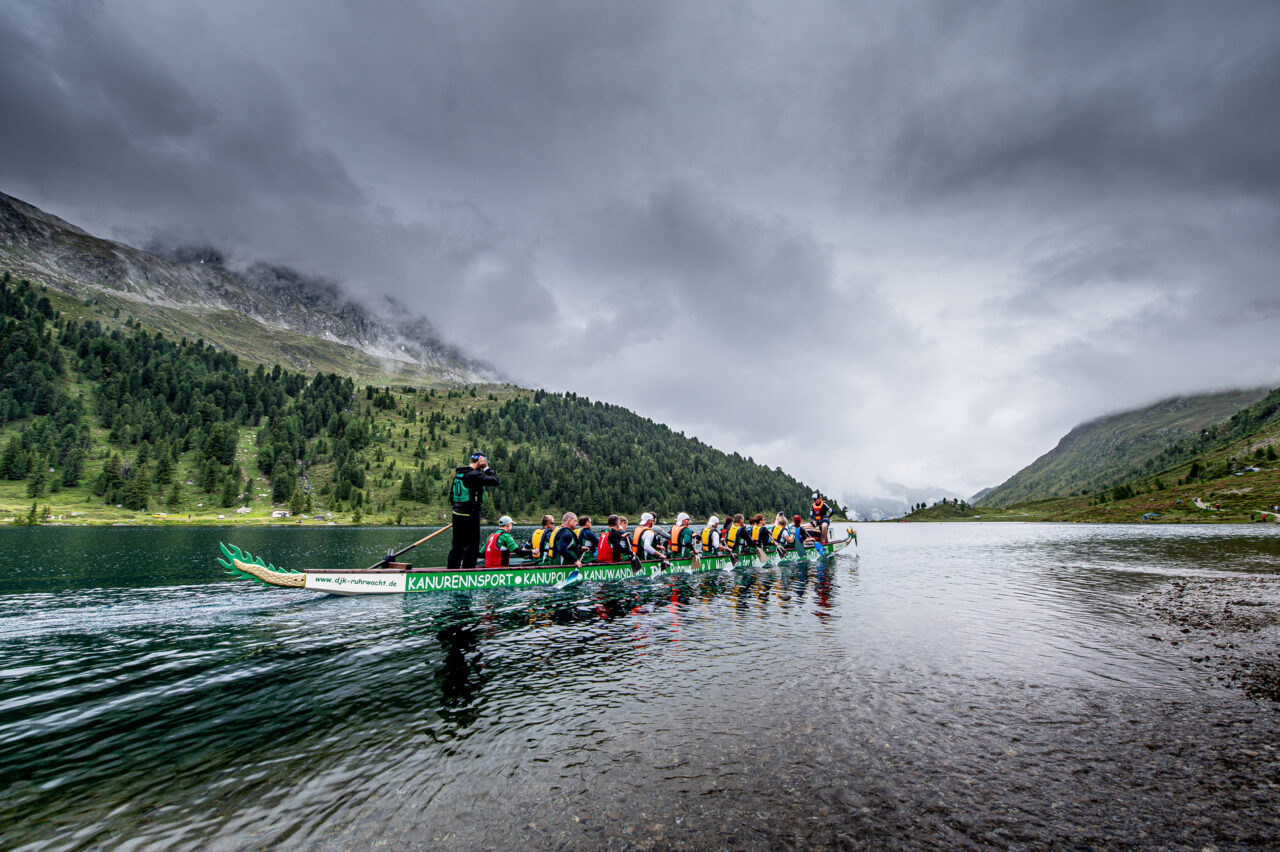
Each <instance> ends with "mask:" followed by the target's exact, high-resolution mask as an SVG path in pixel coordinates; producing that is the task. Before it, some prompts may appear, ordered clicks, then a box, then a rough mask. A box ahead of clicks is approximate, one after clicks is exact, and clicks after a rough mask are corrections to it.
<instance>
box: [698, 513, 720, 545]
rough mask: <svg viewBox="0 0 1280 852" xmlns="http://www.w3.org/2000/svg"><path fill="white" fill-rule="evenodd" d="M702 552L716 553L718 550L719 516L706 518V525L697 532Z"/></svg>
mask: <svg viewBox="0 0 1280 852" xmlns="http://www.w3.org/2000/svg"><path fill="white" fill-rule="evenodd" d="M698 539H699V544H700V545H701V546H702V552H703V553H718V552H719V550H720V518H718V517H717V516H715V515H712V516H711V517H709V518H707V525H706V526H705V527H703V528H702V532H700V533H699V534H698Z"/></svg>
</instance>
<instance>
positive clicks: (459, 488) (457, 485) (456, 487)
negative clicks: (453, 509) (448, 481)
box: [449, 468, 484, 503]
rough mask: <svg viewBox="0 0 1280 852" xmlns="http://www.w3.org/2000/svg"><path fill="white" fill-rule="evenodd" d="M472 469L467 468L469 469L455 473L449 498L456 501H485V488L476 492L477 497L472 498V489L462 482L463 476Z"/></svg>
mask: <svg viewBox="0 0 1280 852" xmlns="http://www.w3.org/2000/svg"><path fill="white" fill-rule="evenodd" d="M470 469H471V468H467V470H463V471H459V472H457V473H455V474H454V475H453V487H451V488H450V489H449V499H450V500H452V501H453V502H454V503H472V502H475V503H480V502H483V501H484V489H483V488H481V489H480V493H478V494H476V495H475V497H474V498H472V496H471V489H470V488H468V487H467V486H466V485H464V484H463V482H462V477H464V476H466V475H467V471H469V470H470Z"/></svg>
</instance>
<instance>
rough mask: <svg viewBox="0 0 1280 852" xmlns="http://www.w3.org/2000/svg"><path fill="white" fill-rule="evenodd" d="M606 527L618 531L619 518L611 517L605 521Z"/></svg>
mask: <svg viewBox="0 0 1280 852" xmlns="http://www.w3.org/2000/svg"><path fill="white" fill-rule="evenodd" d="M605 526H607V527H608V528H609V529H611V530H616V529H617V528H618V516H617V515H610V516H609V520H607V521H605Z"/></svg>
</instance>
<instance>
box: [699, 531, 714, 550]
mask: <svg viewBox="0 0 1280 852" xmlns="http://www.w3.org/2000/svg"><path fill="white" fill-rule="evenodd" d="M713 532H715V530H713V529H711V527H704V528H703V530H702V552H703V553H710V552H711V533H713Z"/></svg>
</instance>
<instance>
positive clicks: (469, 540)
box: [449, 450, 498, 571]
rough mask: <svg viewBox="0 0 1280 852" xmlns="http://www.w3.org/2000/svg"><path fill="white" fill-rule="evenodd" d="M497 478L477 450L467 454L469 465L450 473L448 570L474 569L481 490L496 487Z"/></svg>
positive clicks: (478, 540) (482, 500)
mask: <svg viewBox="0 0 1280 852" xmlns="http://www.w3.org/2000/svg"><path fill="white" fill-rule="evenodd" d="M497 487H498V475H497V474H496V473H494V472H493V468H491V467H489V459H488V458H486V457H485V454H484V453H482V452H480V451H479V450H477V451H475V452H474V453H472V454H471V464H468V465H463V466H462V467H460V468H458V469H457V470H456V471H454V474H453V486H452V487H451V488H450V490H449V499H450V500H452V501H453V547H451V548H449V570H450V571H452V570H454V569H456V568H464V569H466V568H474V567H476V559H477V558H478V557H479V555H480V509H481V508H482V504H483V503H484V490H485V488H497Z"/></svg>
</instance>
